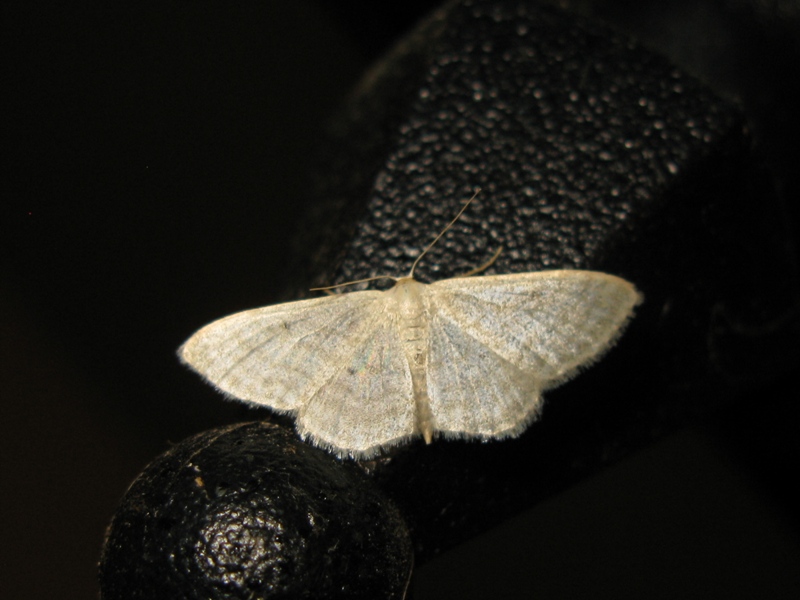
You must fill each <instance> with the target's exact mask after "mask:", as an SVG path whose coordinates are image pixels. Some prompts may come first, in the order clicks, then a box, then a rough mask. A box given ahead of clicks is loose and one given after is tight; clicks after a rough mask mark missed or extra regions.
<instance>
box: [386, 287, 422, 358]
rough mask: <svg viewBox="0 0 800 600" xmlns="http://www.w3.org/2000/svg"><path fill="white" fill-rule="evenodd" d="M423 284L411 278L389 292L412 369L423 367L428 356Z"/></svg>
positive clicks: (401, 338)
mask: <svg viewBox="0 0 800 600" xmlns="http://www.w3.org/2000/svg"><path fill="white" fill-rule="evenodd" d="M424 291H425V284H424V283H420V282H418V281H415V280H414V279H412V278H411V277H405V278H403V279H400V280H399V281H398V282H397V284H396V285H395V286H394V288H392V289H391V290H390V293H391V294H392V296H393V298H394V300H395V303H396V310H397V327H398V333H399V334H400V340H401V341H402V343H403V346H404V349H405V352H406V356H407V357H408V359H409V363H410V366H411V368H412V369H414V368H415V367H418V368H421V367H424V366H425V362H426V358H427V354H428V322H427V316H426V314H425V313H426V310H425V309H426V307H425V302H424V296H425V294H424Z"/></svg>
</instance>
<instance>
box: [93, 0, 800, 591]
mask: <svg viewBox="0 0 800 600" xmlns="http://www.w3.org/2000/svg"><path fill="white" fill-rule="evenodd" d="M331 140H332V143H331V146H330V152H329V153H328V161H327V163H326V170H324V171H322V172H321V176H320V177H319V178H317V179H315V181H314V183H315V186H316V187H315V189H314V190H312V192H310V193H311V194H312V195H313V196H314V200H315V204H314V213H313V214H312V215H311V218H310V219H309V220H308V221H306V222H305V223H304V226H305V231H306V236H305V237H304V238H303V239H302V240H301V242H300V244H299V245H298V247H297V250H296V251H295V253H294V255H295V256H296V257H298V258H300V259H302V264H301V265H300V267H301V268H302V269H303V271H300V272H305V273H307V274H308V277H307V279H308V280H312V279H313V283H314V284H332V283H337V282H342V281H348V280H354V279H359V278H363V277H370V276H373V275H377V274H385V273H403V272H406V271H407V270H408V268H409V267H410V265H411V262H412V261H413V258H414V256H415V253H416V252H417V251H418V249H419V248H420V247H422V246H423V245H424V244H425V243H426V242H427V241H428V240H430V239H431V238H432V237H433V236H434V235H435V234H436V233H437V232H438V231H439V230H441V228H442V226H443V225H444V223H445V222H446V221H447V219H448V218H449V217H450V216H451V215H453V214H454V213H455V212H456V208H457V206H458V203H459V202H460V201H462V200H463V199H464V198H465V197H468V196H469V195H470V194H471V192H472V190H473V189H474V188H475V187H481V188H483V190H484V191H483V193H482V195H481V197H480V202H476V205H475V208H474V211H471V213H470V215H469V216H468V217H467V218H466V219H464V220H463V221H461V222H459V223H458V225H457V226H456V227H455V231H454V232H453V233H454V234H453V235H452V236H451V237H450V239H449V241H448V242H446V243H444V244H442V245H440V246H438V247H437V248H436V249H435V250H434V251H433V252H432V254H431V256H430V257H428V259H427V260H426V263H425V264H424V265H422V266H421V268H420V270H419V275H420V279H421V280H422V281H425V282H429V281H432V280H439V279H446V278H448V277H451V276H453V275H455V274H458V273H461V272H464V271H467V270H469V269H470V268H472V267H474V266H476V265H479V264H481V263H482V262H484V261H485V259H486V257H487V255H488V254H489V253H490V250H489V249H490V248H495V247H497V246H498V245H503V246H504V247H505V248H506V250H505V251H504V252H503V254H502V255H501V257H500V258H499V260H498V262H497V263H496V265H495V269H496V272H500V273H521V272H527V271H536V270H541V269H542V268H561V267H577V268H583V269H592V270H602V271H606V272H611V273H615V274H618V275H621V276H623V277H625V278H626V279H628V280H630V281H632V282H633V283H634V284H635V285H636V286H637V287H638V288H639V289H641V290H642V291H643V292H644V294H645V296H646V298H647V303H646V304H645V305H643V307H642V309H641V310H640V312H639V316H638V317H637V319H636V321H635V322H634V323H633V324H632V326H631V328H630V330H629V332H628V334H627V335H626V336H625V338H624V339H623V340H622V341H621V343H620V344H619V345H618V347H617V348H616V349H615V351H614V353H613V354H612V355H610V356H608V357H607V359H606V360H605V361H603V363H602V364H601V365H598V366H597V367H596V368H594V369H592V370H591V371H590V372H588V373H586V374H585V375H584V376H582V377H581V378H578V379H576V380H575V381H574V382H572V383H570V384H569V385H567V386H564V387H563V388H561V389H560V390H557V391H555V392H554V393H552V394H551V395H550V397H549V398H548V402H547V404H546V405H545V407H544V418H543V419H542V420H541V421H540V422H539V423H537V424H536V425H535V426H533V427H531V428H530V429H529V430H528V431H527V432H526V433H525V434H524V435H522V436H520V437H519V438H517V439H515V440H510V441H504V442H496V443H487V444H478V443H468V442H451V443H447V444H432V445H430V446H423V445H421V444H418V445H412V446H410V447H408V448H406V449H405V450H403V451H402V452H399V453H398V454H397V455H396V456H394V457H391V458H387V459H384V460H382V461H381V462H380V463H379V464H372V465H369V467H370V468H371V469H373V470H374V472H375V473H376V481H377V482H378V483H379V485H381V486H382V487H383V489H384V490H386V491H387V492H388V493H389V494H390V495H391V497H392V499H393V500H394V501H396V502H397V503H398V504H399V505H400V506H401V510H402V511H403V514H404V517H405V518H406V520H407V522H408V524H409V526H410V527H411V530H412V536H413V542H414V546H415V549H416V558H417V560H418V561H422V560H425V559H426V558H428V557H430V556H431V555H433V554H435V553H437V552H440V551H442V550H443V549H446V548H448V547H450V546H452V545H454V544H457V543H458V542H459V541H461V540H463V539H465V538H467V537H469V536H471V535H474V534H475V533H476V532H479V531H482V530H484V529H485V528H486V527H489V526H491V525H492V524H494V523H497V522H498V521H501V520H503V519H505V518H506V517H507V516H508V515H510V514H513V513H514V512H516V511H518V510H520V509H522V508H526V507H529V506H531V505H532V504H534V503H536V502H538V501H539V500H541V499H543V498H546V497H548V496H551V495H553V494H554V493H556V492H557V491H559V490H560V489H563V488H564V487H565V486H567V485H569V484H571V483H574V482H575V481H577V480H579V479H581V478H582V477H586V476H587V475H590V474H592V473H595V472H597V470H598V469H600V468H602V467H603V466H604V465H607V464H609V463H611V462H613V461H615V460H618V459H619V458H620V457H622V456H625V455H626V454H628V453H630V452H631V451H633V450H635V449H638V448H641V447H642V446H644V445H646V444H648V443H650V442H652V440H654V439H657V438H658V437H660V436H662V435H663V434H664V433H665V432H668V431H670V430H672V429H674V428H675V427H677V426H679V425H681V424H684V423H686V422H687V421H688V420H690V419H692V418H693V417H694V416H695V415H697V414H701V413H703V412H707V411H708V410H710V409H711V408H713V407H715V406H719V405H720V404H723V403H725V402H729V401H730V400H731V398H734V397H735V396H736V395H741V394H743V393H745V392H747V391H748V389H751V388H749V387H748V386H753V385H755V384H758V383H759V382H761V381H763V380H764V379H765V378H768V377H770V376H771V375H772V374H774V373H775V372H776V371H778V370H780V369H781V368H782V367H783V366H785V365H786V361H787V360H789V359H791V356H790V354H791V353H787V352H784V351H783V348H782V347H781V346H780V345H779V344H776V343H775V340H776V339H777V338H779V337H780V336H783V335H787V329H788V328H787V326H786V325H785V323H787V322H788V321H787V320H786V319H785V318H784V317H785V315H786V313H787V310H788V307H791V306H792V303H793V297H792V295H791V292H792V290H793V289H794V288H795V286H796V280H795V279H794V277H793V275H792V274H793V273H794V272H795V267H794V264H793V263H792V262H791V257H790V253H789V252H787V250H786V248H787V246H788V244H787V241H786V237H785V236H784V230H783V228H782V227H781V223H780V215H779V213H778V212H777V210H776V208H775V204H774V196H773V193H772V190H771V189H770V188H769V184H768V180H767V179H766V178H765V177H764V176H763V173H762V172H761V170H760V165H759V162H758V160H757V159H756V158H754V156H753V155H752V150H751V140H750V138H749V137H748V134H747V131H746V127H745V124H744V122H743V120H742V118H741V115H740V114H739V112H738V111H737V110H736V108H735V107H733V106H731V105H729V104H726V103H725V102H723V101H722V100H720V99H719V98H718V97H716V96H715V95H714V94H713V93H711V92H710V91H709V90H708V89H707V88H705V87H704V86H703V85H702V84H700V83H699V82H697V81H696V80H694V79H692V78H690V77H687V76H686V75H684V74H683V73H681V72H680V71H679V70H677V69H676V68H675V67H674V66H673V65H671V64H670V63H669V62H668V61H666V60H665V59H664V58H662V57H659V56H657V55H654V54H652V53H650V52H648V51H646V50H644V49H642V48H640V47H637V46H636V45H633V44H631V43H630V42H629V40H627V39H625V38H623V37H621V36H618V35H616V34H614V33H612V32H610V31H609V30H607V29H605V28H602V27H598V26H596V25H594V24H592V23H589V22H586V21H583V20H579V19H576V18H574V17H572V16H570V15H567V14H564V13H561V12H558V11H556V10H554V9H550V8H542V7H541V6H539V5H538V4H536V3H533V2H531V3H527V2H510V1H499V0H497V1H489V0H483V1H475V2H456V3H451V4H449V5H448V6H447V8H446V9H445V10H443V11H441V12H439V13H437V14H436V15H435V16H434V17H433V18H431V19H429V20H428V21H427V22H425V23H423V25H422V26H421V27H420V28H419V29H418V30H417V31H416V32H415V33H414V35H412V36H411V37H409V38H408V39H406V40H405V41H404V43H402V44H400V45H399V46H398V47H397V48H396V50H395V52H394V53H393V54H392V55H391V56H389V57H387V59H386V60H384V61H383V62H381V63H380V64H379V65H377V66H376V67H375V69H374V70H373V71H372V72H371V73H370V74H369V76H368V77H367V78H366V79H365V81H364V83H363V85H362V87H361V88H360V89H359V90H358V91H357V93H356V94H355V95H354V97H353V98H352V99H351V101H350V103H349V105H348V112H347V114H346V115H344V116H343V117H342V119H340V120H339V122H338V124H337V127H336V128H335V131H334V132H333V135H332V137H331ZM301 279H302V278H301ZM307 287H310V286H307V285H305V284H304V285H302V287H298V289H297V290H295V292H294V293H292V294H288V296H287V299H295V298H298V297H301V296H302V294H303V293H305V292H306V290H307ZM782 324H783V325H782ZM788 333H793V332H788ZM286 443H287V444H289V440H288V438H286ZM291 447H292V448H294V446H291ZM230 451H231V453H232V454H231V456H230V457H229V461H232V462H236V461H239V460H241V459H242V456H243V455H242V453H241V451H239V450H237V449H234V448H231V449H230ZM309 452H313V450H311V449H309ZM282 456H285V457H286V459H287V460H288V459H289V457H291V456H293V455H292V454H291V452H289V453H288V454H286V455H282ZM311 456H312V455H311V454H307V453H306V452H305V451H298V453H297V457H298V458H297V460H311V458H310V457H311ZM314 456H316V455H314ZM292 460H294V459H292ZM313 460H316V458H315V459H313ZM341 468H343V469H347V468H348V467H347V466H346V465H341ZM222 472H224V470H223V471H221V473H222ZM281 489H282V488H281ZM262 493H263V494H265V495H266V496H267V497H268V498H270V499H272V500H275V501H277V499H278V498H279V497H280V494H281V491H276V490H270V489H268V488H264V489H263V490H262ZM312 495H313V494H312ZM156 500H157V501H158V502H156V503H155V504H153V505H147V506H144V505H143V508H140V512H141V511H150V510H155V507H158V506H160V504H159V503H167V502H173V500H171V499H170V498H169V497H168V496H167V495H161V496H159V497H158V498H157V499H156ZM125 510H127V509H125ZM230 510H231V511H234V512H235V511H236V510H239V508H236V507H234V506H231V507H230ZM124 522H125V521H124V520H120V519H119V518H118V519H117V520H115V524H116V523H124ZM115 527H116V525H115ZM114 531H115V529H112V536H111V537H110V540H109V543H110V544H113V545H112V546H110V550H108V551H107V552H106V555H105V560H104V565H105V571H104V573H105V577H106V579H105V580H106V581H111V580H110V579H109V576H111V575H112V574H113V575H114V576H115V577H118V578H117V579H116V580H115V581H116V583H115V585H116V586H117V587H116V588H115V589H116V590H118V591H119V593H120V594H122V592H123V591H124V589H123V586H125V585H126V583H125V581H126V580H125V577H129V578H132V579H130V580H131V581H135V578H134V575H135V574H136V573H138V572H139V571H140V570H141V569H144V568H146V567H147V565H149V564H150V563H149V562H148V561H150V560H151V558H152V555H151V554H148V553H142V552H141V551H140V547H138V546H132V547H130V548H127V551H124V548H123V547H122V546H120V545H119V543H118V542H116V541H115V540H117V539H119V538H115V537H114ZM150 531H151V532H152V536H153V537H152V538H150V539H152V540H159V541H158V543H156V541H154V542H153V547H158V548H162V547H163V548H169V547H170V545H171V544H174V547H181V545H180V543H177V544H175V543H176V542H180V539H179V538H177V537H170V535H169V530H155V529H154V530H150ZM234 531H235V528H234ZM293 535H297V537H298V538H304V537H305V538H306V539H310V541H309V542H308V543H309V545H310V546H315V547H316V548H317V551H318V552H320V554H324V552H323V551H321V550H319V548H320V547H323V548H330V547H333V542H332V539H331V538H324V539H323V538H313V539H311V538H308V537H307V536H306V535H304V533H303V529H301V528H298V531H295V532H293ZM159 536H160V537H159ZM164 551H165V552H169V551H168V550H164ZM176 556H178V555H176ZM288 556H291V553H289V554H288ZM362 559H365V560H379V559H381V552H373V553H372V554H371V555H370V556H367V557H366V558H365V555H364V554H363V553H355V554H353V556H352V560H362ZM245 563H246V564H252V563H247V562H246V561H245ZM229 564H230V567H229V568H228V572H233V573H236V572H239V571H241V566H240V564H239V563H235V561H234V562H231V563H229ZM281 572H283V571H281ZM207 576H209V577H210V575H207V574H206V572H204V571H193V572H191V573H190V574H187V575H185V577H186V579H184V580H183V581H182V582H181V583H182V584H183V585H184V588H182V591H178V589H179V588H178V587H175V588H173V589H174V590H175V594H173V595H172V596H171V597H192V596H191V593H190V592H187V591H186V590H191V589H194V588H192V587H191V586H192V585H196V584H197V582H195V581H194V580H193V579H192V578H194V577H197V578H200V579H202V578H203V577H207ZM265 576H266V575H265ZM152 581H153V585H155V579H153V580H152ZM165 581H166V580H165ZM162 583H163V582H162ZM170 585H173V584H170ZM174 585H175V586H177V585H178V583H175V584H174ZM298 585H300V584H298ZM306 585H307V587H306V588H305V589H306V591H305V594H306V595H307V596H313V593H314V592H313V590H314V589H315V588H314V585H313V584H311V583H309V582H306ZM128 589H129V590H130V589H135V586H133V585H130V586H129V587H128ZM181 594H183V595H181ZM297 595H298V596H299V597H302V594H297ZM109 597H111V596H109ZM114 597H126V596H124V595H118V596H114ZM127 597H135V596H127ZM152 597H154V596H152Z"/></svg>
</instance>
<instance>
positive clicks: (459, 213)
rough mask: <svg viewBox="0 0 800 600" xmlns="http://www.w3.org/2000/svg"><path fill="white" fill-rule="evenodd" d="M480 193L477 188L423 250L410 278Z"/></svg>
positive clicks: (415, 262) (410, 272)
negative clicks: (429, 251) (424, 257)
mask: <svg viewBox="0 0 800 600" xmlns="http://www.w3.org/2000/svg"><path fill="white" fill-rule="evenodd" d="M480 193H481V188H476V189H475V193H474V194H472V198H470V199H469V200H467V201H466V202H465V203H464V206H462V207H461V210H459V211H458V214H457V215H456V216H455V218H453V220H452V221H450V222H449V223H448V224H447V227H445V228H444V229H442V231H441V232H440V233H439V235H437V236H436V237H435V238H434V239H433V241H432V242H431V243H430V244H428V246H427V247H426V248H425V250H423V251H422V253H421V254H420V255H419V256H418V257H417V260H415V261H414V264H413V265H411V271H409V273H408V276H409V277H414V269H416V268H417V265H418V264H419V261H421V260H422V257H423V256H425V255H426V254H427V253H428V250H430V249H431V248H433V247H434V246H435V245H436V242H438V241H439V240H440V239H441V238H442V236H443V235H444V234H445V233H447V230H448V229H450V228H451V227H452V226H453V225H455V222H456V221H458V219H459V218H460V217H461V215H463V214H464V211H465V210H467V207H468V206H469V205H470V203H471V202H472V201H473V200H475V198H476V197H477V196H478V194H480ZM490 264H491V263H490ZM487 266H488V265H487Z"/></svg>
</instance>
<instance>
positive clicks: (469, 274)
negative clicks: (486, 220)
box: [457, 246, 503, 278]
mask: <svg viewBox="0 0 800 600" xmlns="http://www.w3.org/2000/svg"><path fill="white" fill-rule="evenodd" d="M502 251H503V247H502V246H500V247H499V248H498V249H497V250H495V253H494V254H492V258H490V259H489V260H487V261H486V262H485V263H483V264H482V265H481V266H480V267H475V268H474V269H471V270H469V271H467V272H466V273H462V274H461V275H457V277H459V278H461V277H472V276H473V275H477V274H478V273H482V272H484V271H485V270H486V269H488V268H489V267H491V266H492V265H493V264H494V261H496V260H497V257H498V256H500V253H501V252H502Z"/></svg>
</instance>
